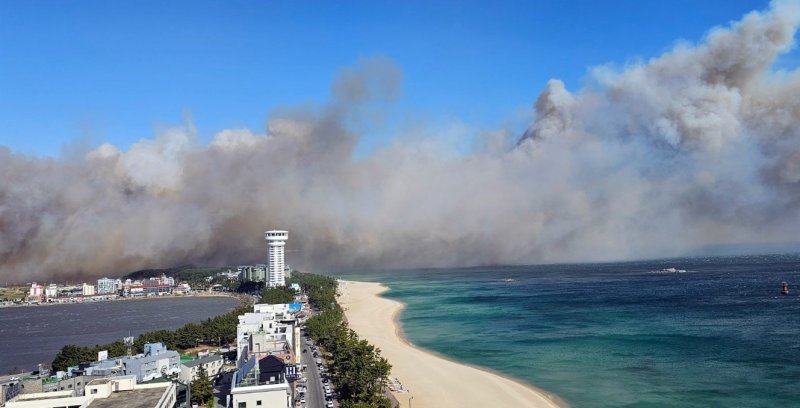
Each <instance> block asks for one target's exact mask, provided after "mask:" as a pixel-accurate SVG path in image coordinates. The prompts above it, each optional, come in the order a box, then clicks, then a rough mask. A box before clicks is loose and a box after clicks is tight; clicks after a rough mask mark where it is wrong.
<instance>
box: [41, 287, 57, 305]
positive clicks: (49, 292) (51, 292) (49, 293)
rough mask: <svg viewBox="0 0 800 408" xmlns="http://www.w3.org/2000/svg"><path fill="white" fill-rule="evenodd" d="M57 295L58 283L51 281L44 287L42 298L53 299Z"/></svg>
mask: <svg viewBox="0 0 800 408" xmlns="http://www.w3.org/2000/svg"><path fill="white" fill-rule="evenodd" d="M57 297H58V285H57V284H55V283H51V284H49V285H47V287H46V288H44V298H45V300H48V301H50V300H53V299H55V298H57Z"/></svg>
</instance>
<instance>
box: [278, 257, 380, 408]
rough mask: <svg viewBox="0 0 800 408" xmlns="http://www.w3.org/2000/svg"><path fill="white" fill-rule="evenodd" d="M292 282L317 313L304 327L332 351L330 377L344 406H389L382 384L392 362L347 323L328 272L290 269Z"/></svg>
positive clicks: (326, 348) (359, 407)
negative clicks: (304, 271)
mask: <svg viewBox="0 0 800 408" xmlns="http://www.w3.org/2000/svg"><path fill="white" fill-rule="evenodd" d="M292 282H295V283H298V284H299V285H300V287H302V288H303V290H304V291H305V292H306V293H307V294H308V300H309V302H310V303H311V304H312V305H313V306H315V307H317V308H318V309H319V310H320V313H318V314H316V315H314V316H313V317H311V318H309V319H308V321H307V322H306V330H307V331H308V333H309V334H310V335H311V337H313V338H314V340H315V341H316V342H317V343H318V344H319V345H321V346H322V347H323V348H324V349H325V350H326V351H328V352H330V353H331V354H332V355H333V361H332V363H331V377H332V380H333V384H334V385H335V386H336V389H337V390H338V391H339V396H340V401H341V403H342V407H344V408H362V407H363V408H366V407H379V408H389V407H391V402H390V401H389V399H388V398H386V397H385V396H384V395H383V386H384V385H385V384H386V382H387V381H388V378H389V373H390V371H391V368H392V366H391V365H390V364H389V362H388V361H386V359H385V358H383V357H381V355H380V349H378V348H376V347H375V346H373V345H371V344H369V343H368V342H367V341H366V340H360V339H359V338H358V335H357V334H356V333H355V332H354V331H353V330H350V329H349V328H348V327H347V322H346V321H345V320H344V312H343V311H342V308H341V307H340V306H339V304H338V303H337V302H336V287H337V282H336V280H335V279H334V278H331V277H328V276H321V275H314V274H310V273H301V272H293V273H292Z"/></svg>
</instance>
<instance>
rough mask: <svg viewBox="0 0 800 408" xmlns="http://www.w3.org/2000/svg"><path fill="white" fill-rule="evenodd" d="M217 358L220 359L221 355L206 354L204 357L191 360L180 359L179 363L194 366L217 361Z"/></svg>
mask: <svg viewBox="0 0 800 408" xmlns="http://www.w3.org/2000/svg"><path fill="white" fill-rule="evenodd" d="M219 360H222V356H220V355H213V356H206V357H202V358H198V359H196V360H191V361H185V362H184V361H181V363H183V365H185V366H186V367H195V366H198V365H200V364H208V363H211V362H214V361H219Z"/></svg>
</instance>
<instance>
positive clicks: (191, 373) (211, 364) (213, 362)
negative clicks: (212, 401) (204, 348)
mask: <svg viewBox="0 0 800 408" xmlns="http://www.w3.org/2000/svg"><path fill="white" fill-rule="evenodd" d="M200 367H203V368H204V369H205V370H206V374H208V376H209V377H210V378H213V377H215V376H216V375H217V374H219V372H220V371H221V370H222V356H220V355H213V356H208V357H202V358H198V359H195V360H190V361H184V362H183V363H181V373H180V375H179V376H178V378H179V379H180V381H181V382H182V383H184V384H186V383H189V382H192V381H194V380H196V379H197V376H198V374H200Z"/></svg>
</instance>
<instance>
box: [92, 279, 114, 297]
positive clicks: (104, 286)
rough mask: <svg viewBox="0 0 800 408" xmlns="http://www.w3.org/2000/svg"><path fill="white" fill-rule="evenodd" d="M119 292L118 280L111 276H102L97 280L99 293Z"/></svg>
mask: <svg viewBox="0 0 800 408" xmlns="http://www.w3.org/2000/svg"><path fill="white" fill-rule="evenodd" d="M106 293H117V281H116V280H115V279H110V278H100V279H98V280H97V294H99V295H102V294H106Z"/></svg>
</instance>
